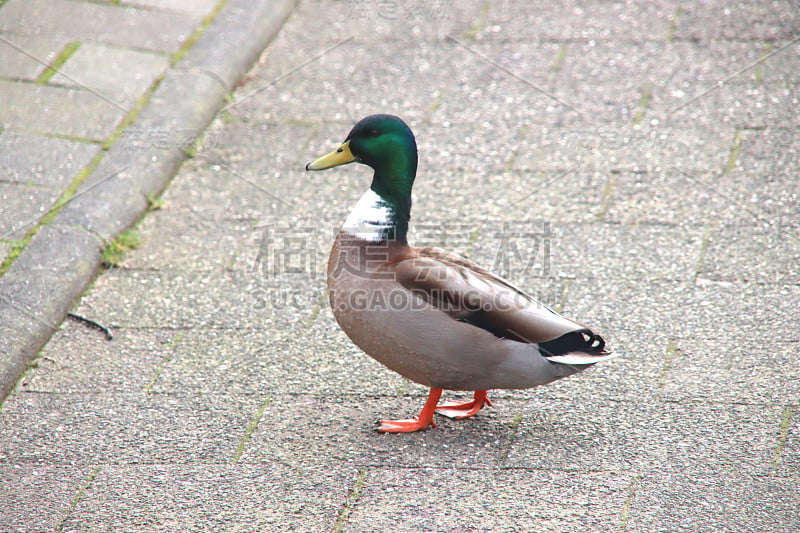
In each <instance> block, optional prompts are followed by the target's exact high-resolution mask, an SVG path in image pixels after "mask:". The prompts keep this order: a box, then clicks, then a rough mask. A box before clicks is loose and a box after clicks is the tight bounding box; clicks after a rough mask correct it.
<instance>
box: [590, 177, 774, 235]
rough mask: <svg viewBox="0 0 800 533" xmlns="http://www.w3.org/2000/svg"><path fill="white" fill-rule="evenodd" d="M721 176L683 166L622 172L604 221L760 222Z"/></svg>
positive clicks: (676, 222) (709, 223) (668, 222)
mask: <svg viewBox="0 0 800 533" xmlns="http://www.w3.org/2000/svg"><path fill="white" fill-rule="evenodd" d="M719 174H720V171H719V170H718V169H711V170H705V171H698V170H693V169H691V168H689V169H687V170H684V169H683V168H680V167H674V168H670V169H666V170H665V171H663V172H630V171H622V172H620V173H619V174H617V175H616V178H615V179H614V181H613V188H612V190H611V196H610V198H609V200H608V204H607V206H608V210H607V214H606V216H605V220H607V221H609V222H616V223H622V224H647V223H649V224H669V225H674V226H681V225H687V224H688V225H692V226H697V225H712V224H719V223H721V222H723V221H741V222H742V223H748V224H751V223H754V222H757V219H756V221H754V220H753V215H752V214H750V213H748V212H747V209H748V208H747V207H746V204H745V207H743V206H742V203H741V201H740V200H739V198H737V195H736V194H735V193H732V191H731V188H730V187H729V186H728V184H729V183H730V181H729V179H728V178H723V179H720V176H719ZM737 188H738V186H737ZM756 213H758V211H756ZM776 222H777V220H776Z"/></svg>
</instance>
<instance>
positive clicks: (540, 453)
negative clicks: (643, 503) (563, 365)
mask: <svg viewBox="0 0 800 533" xmlns="http://www.w3.org/2000/svg"><path fill="white" fill-rule="evenodd" d="M781 411H782V408H781V407H773V406H765V405H746V404H745V405H742V404H725V403H714V404H710V403H706V402H703V403H700V404H697V403H677V404H676V403H655V404H649V405H644V404H637V403H635V402H630V403H629V402H618V403H616V404H610V403H597V402H589V403H584V402H582V401H580V402H576V401H575V400H564V401H549V400H535V401H530V402H528V403H527V405H525V416H524V418H523V420H522V422H521V423H520V425H519V430H518V431H517V433H516V435H515V437H514V444H513V446H512V447H511V450H510V451H509V453H508V465H509V466H515V467H525V468H536V469H568V470H598V471H606V470H611V471H620V470H623V471H629V470H631V469H634V470H635V471H637V472H659V471H660V472H664V473H668V472H673V473H675V474H680V473H681V472H685V471H687V470H688V471H691V472H693V473H694V474H695V475H702V474H706V475H713V474H717V475H721V476H725V475H731V474H738V473H749V474H761V473H766V472H767V471H768V469H769V467H770V461H771V460H772V457H773V455H774V447H775V444H776V442H777V436H776V435H777V434H776V428H777V427H778V425H779V424H780V417H781ZM559 435H569V437H568V438H562V437H559ZM720 435H725V438H724V439H721V438H719V436H720Z"/></svg>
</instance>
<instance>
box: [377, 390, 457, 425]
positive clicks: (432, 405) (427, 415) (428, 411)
mask: <svg viewBox="0 0 800 533" xmlns="http://www.w3.org/2000/svg"><path fill="white" fill-rule="evenodd" d="M441 396H442V389H431V392H430V394H428V401H426V402H425V406H424V407H423V408H422V411H420V413H419V416H418V417H416V418H406V419H402V420H381V425H380V426H379V427H378V431H380V432H381V433H410V432H412V431H419V430H421V429H427V428H428V427H429V426H433V427H436V423H435V422H434V421H433V411H434V409H436V403H437V402H438V401H439V398H440V397H441Z"/></svg>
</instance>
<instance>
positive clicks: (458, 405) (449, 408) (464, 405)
mask: <svg viewBox="0 0 800 533" xmlns="http://www.w3.org/2000/svg"><path fill="white" fill-rule="evenodd" d="M484 405H488V406H490V407H491V405H492V402H490V401H489V396H488V395H487V391H485V390H476V391H475V396H474V398H473V399H472V400H470V401H468V402H445V403H443V404H442V405H437V406H436V412H437V413H438V414H440V415H444V416H447V417H450V418H456V419H461V418H469V417H471V416H475V415H476V414H478V411H480V410H481V408H482V407H483V406H484Z"/></svg>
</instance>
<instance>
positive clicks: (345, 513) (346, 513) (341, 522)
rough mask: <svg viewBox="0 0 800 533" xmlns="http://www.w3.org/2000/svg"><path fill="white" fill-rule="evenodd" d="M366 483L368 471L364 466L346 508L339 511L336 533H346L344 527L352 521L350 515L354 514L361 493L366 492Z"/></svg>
mask: <svg viewBox="0 0 800 533" xmlns="http://www.w3.org/2000/svg"><path fill="white" fill-rule="evenodd" d="M366 481H367V469H366V468H364V467H363V466H362V467H361V468H359V469H358V476H357V477H356V481H355V483H354V484H353V488H352V489H350V494H349V495H348V496H347V501H346V502H345V504H344V507H342V510H341V511H339V517H338V518H337V519H336V523H335V524H333V532H334V533H342V531H344V526H346V525H347V521H348V520H349V519H350V513H352V512H353V508H354V507H355V505H356V502H358V499H359V498H360V497H361V491H363V490H364V485H365V484H366Z"/></svg>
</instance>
